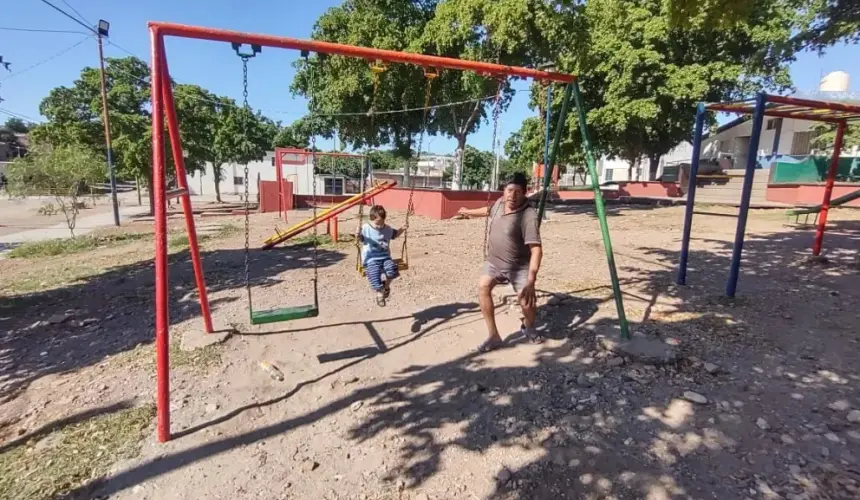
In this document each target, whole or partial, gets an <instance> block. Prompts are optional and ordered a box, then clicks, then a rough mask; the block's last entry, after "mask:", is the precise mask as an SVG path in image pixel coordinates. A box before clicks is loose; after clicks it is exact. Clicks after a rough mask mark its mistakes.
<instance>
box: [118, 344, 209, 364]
mask: <svg viewBox="0 0 860 500" xmlns="http://www.w3.org/2000/svg"><path fill="white" fill-rule="evenodd" d="M220 363H221V350H220V349H219V348H218V345H210V346H206V347H203V348H201V349H195V350H193V351H183V350H182V349H181V348H180V347H179V339H171V341H170V368H178V367H181V366H186V367H188V368H190V369H192V370H194V371H198V372H205V371H206V370H208V369H209V368H210V367H213V366H216V365H218V364H220ZM111 364H112V366H113V367H114V368H116V367H123V368H132V367H134V368H146V369H150V368H152V367H153V366H155V344H139V345H138V346H137V347H135V348H134V349H131V350H130V351H125V352H123V353H120V354H117V355H115V356H113V357H112V358H111Z"/></svg>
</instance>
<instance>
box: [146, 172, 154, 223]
mask: <svg viewBox="0 0 860 500" xmlns="http://www.w3.org/2000/svg"><path fill="white" fill-rule="evenodd" d="M153 185H155V176H154V175H153V174H152V171H150V172H149V174H148V175H147V181H146V192H147V194H148V195H149V215H155V197H154V196H153V195H152V186H153Z"/></svg>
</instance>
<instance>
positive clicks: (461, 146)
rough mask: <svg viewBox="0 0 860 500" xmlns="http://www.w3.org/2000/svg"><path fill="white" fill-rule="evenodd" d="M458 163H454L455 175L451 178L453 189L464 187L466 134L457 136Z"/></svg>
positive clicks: (457, 189)
mask: <svg viewBox="0 0 860 500" xmlns="http://www.w3.org/2000/svg"><path fill="white" fill-rule="evenodd" d="M456 155H457V163H456V164H455V165H454V176H453V177H452V178H451V189H453V190H454V191H459V190H461V189H463V167H464V166H465V160H466V134H460V135H458V136H457V152H456Z"/></svg>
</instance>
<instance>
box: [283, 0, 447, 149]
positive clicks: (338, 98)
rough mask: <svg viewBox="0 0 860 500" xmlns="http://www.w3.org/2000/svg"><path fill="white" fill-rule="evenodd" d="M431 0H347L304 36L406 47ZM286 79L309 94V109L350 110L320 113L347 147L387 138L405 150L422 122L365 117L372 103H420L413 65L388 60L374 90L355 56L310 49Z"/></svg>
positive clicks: (326, 131)
mask: <svg viewBox="0 0 860 500" xmlns="http://www.w3.org/2000/svg"><path fill="white" fill-rule="evenodd" d="M435 4H436V0H346V1H345V2H344V3H343V5H341V6H338V7H333V8H331V9H329V10H328V11H326V13H325V14H323V15H322V16H321V17H320V18H319V19H318V20H317V22H316V24H315V25H314V28H313V31H312V33H311V37H312V38H313V39H315V40H324V41H330V42H337V43H348V44H353V45H364V46H369V47H375V48H380V49H389V50H401V51H402V50H407V49H409V47H410V45H411V44H413V43H415V41H416V40H418V39H419V37H420V36H421V32H422V30H423V28H424V26H425V24H426V23H427V21H428V20H429V19H430V18H431V17H432V15H433V10H434V8H435ZM296 67H297V72H296V76H295V79H294V80H293V84H292V90H293V92H294V93H296V94H299V95H302V96H304V97H306V98H308V99H309V101H310V102H309V103H308V106H309V108H310V109H311V111H312V112H313V113H314V114H316V115H321V114H332V113H355V115H352V116H337V117H332V116H327V117H320V118H319V119H320V121H321V122H322V123H323V126H322V127H321V128H322V130H320V132H322V133H321V135H324V136H326V137H332V136H333V134H334V133H335V131H336V132H337V134H338V135H339V136H340V138H341V140H342V141H343V142H344V143H345V144H348V145H350V146H351V147H352V148H353V149H364V148H375V147H379V146H382V145H391V146H392V147H393V149H394V150H395V151H396V152H397V153H398V156H400V157H404V158H405V157H407V156H408V154H409V152H410V151H411V149H412V141H413V137H414V136H415V134H417V133H418V131H419V130H420V128H421V113H420V112H413V113H398V114H384V115H375V116H374V117H373V118H371V117H369V116H367V115H366V114H365V113H367V112H368V111H369V110H370V109H371V107H373V108H374V109H376V110H388V109H398V108H399V109H403V108H415V107H420V106H422V105H423V104H424V91H423V90H424V89H423V85H420V84H419V85H416V82H422V81H423V74H422V70H421V69H420V68H415V67H413V66H410V65H401V64H398V65H392V66H390V67H388V68H387V70H386V71H384V72H383V73H380V74H379V75H378V87H377V92H376V93H375V95H374V73H373V72H372V71H371V70H370V64H369V63H368V62H367V61H364V60H362V59H356V58H348V57H340V56H327V57H319V56H314V57H313V58H311V59H310V60H309V61H308V62H307V63H306V62H305V61H299V62H298V63H297V64H296Z"/></svg>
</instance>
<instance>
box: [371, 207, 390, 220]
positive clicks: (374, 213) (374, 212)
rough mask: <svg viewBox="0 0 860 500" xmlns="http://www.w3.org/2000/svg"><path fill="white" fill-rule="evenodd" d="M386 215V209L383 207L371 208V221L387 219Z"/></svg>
mask: <svg viewBox="0 0 860 500" xmlns="http://www.w3.org/2000/svg"><path fill="white" fill-rule="evenodd" d="M386 215H387V214H386V213H385V207H383V206H382V205H373V206H372V207H370V215H369V217H370V220H376V219H385V216H386Z"/></svg>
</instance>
